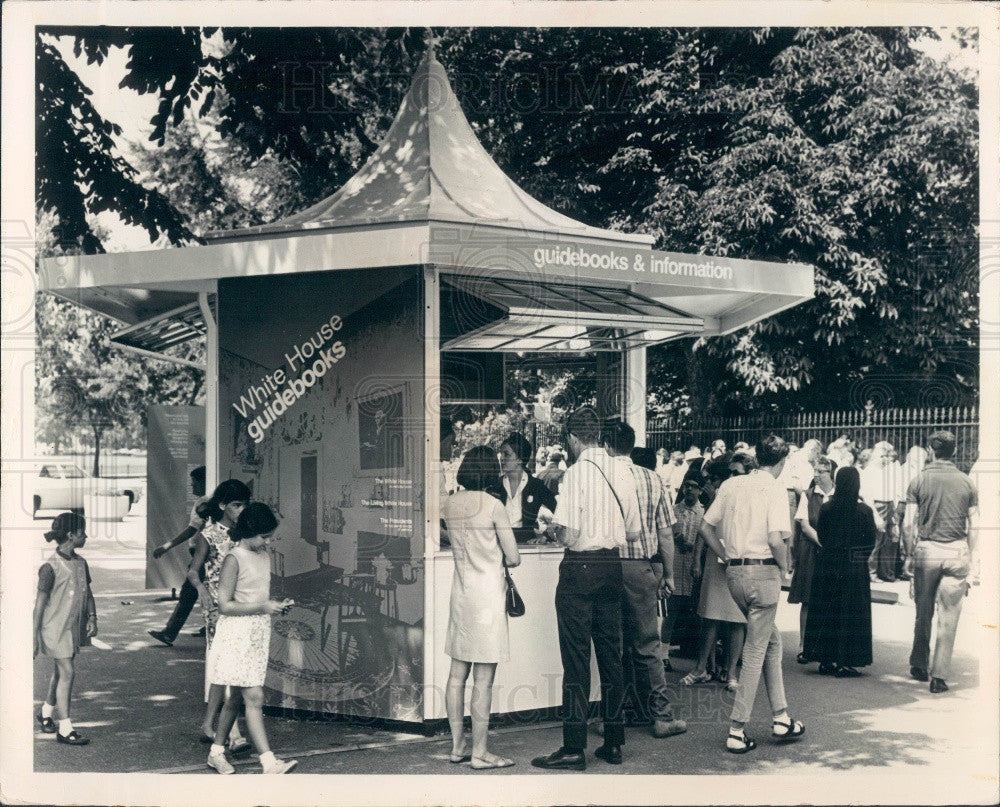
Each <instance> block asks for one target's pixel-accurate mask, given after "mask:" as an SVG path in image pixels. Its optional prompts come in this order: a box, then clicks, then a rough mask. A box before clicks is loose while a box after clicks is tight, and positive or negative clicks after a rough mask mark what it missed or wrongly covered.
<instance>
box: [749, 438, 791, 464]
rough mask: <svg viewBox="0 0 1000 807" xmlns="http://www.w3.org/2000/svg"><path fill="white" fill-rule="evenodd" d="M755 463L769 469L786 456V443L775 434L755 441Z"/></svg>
mask: <svg viewBox="0 0 1000 807" xmlns="http://www.w3.org/2000/svg"><path fill="white" fill-rule="evenodd" d="M756 454H757V462H759V463H760V465H761V467H763V468H771V467H773V466H775V465H777V464H778V463H779V462H781V461H782V460H783V459H784V458H785V457H787V456H788V443H786V442H785V441H784V440H782V439H781V438H780V437H778V435H776V434H769V435H767V436H766V437H761V438H760V440H758V441H757V447H756Z"/></svg>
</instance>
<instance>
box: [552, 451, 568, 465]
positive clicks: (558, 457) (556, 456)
mask: <svg viewBox="0 0 1000 807" xmlns="http://www.w3.org/2000/svg"><path fill="white" fill-rule="evenodd" d="M564 459H566V457H564V456H563V453H562V452H561V451H553V452H552V453H551V454H549V462H554V463H556V464H558V463H560V462H562V461H563V460H564Z"/></svg>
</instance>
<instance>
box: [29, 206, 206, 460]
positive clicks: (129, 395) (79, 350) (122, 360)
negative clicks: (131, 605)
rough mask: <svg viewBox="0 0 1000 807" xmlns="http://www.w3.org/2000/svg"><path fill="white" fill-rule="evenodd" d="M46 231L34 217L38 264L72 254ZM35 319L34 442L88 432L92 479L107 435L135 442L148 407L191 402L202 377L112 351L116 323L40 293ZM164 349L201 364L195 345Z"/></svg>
mask: <svg viewBox="0 0 1000 807" xmlns="http://www.w3.org/2000/svg"><path fill="white" fill-rule="evenodd" d="M51 225H52V217H51V216H46V215H45V214H44V213H41V212H39V215H38V221H37V228H36V232H37V234H38V245H37V254H38V257H39V258H44V257H49V256H51V255H57V254H72V253H73V252H77V251H79V246H78V245H73V244H70V245H60V244H57V243H56V242H55V240H54V236H55V232H56V230H55V228H53V227H52V226H51ZM96 232H98V233H100V230H99V229H97V230H96ZM35 315H36V323H37V325H36V345H35V401H36V438H37V439H39V440H41V441H44V442H50V443H53V444H55V445H56V446H57V450H58V445H59V443H60V438H62V439H66V438H68V437H69V435H73V434H80V432H81V430H83V431H87V432H89V434H90V435H91V436H92V438H93V445H94V462H93V473H94V476H99V475H100V467H101V450H102V447H103V444H104V441H105V438H106V436H107V435H108V434H109V433H114V432H115V431H118V432H121V433H128V432H131V433H132V435H133V437H134V436H135V432H136V430H137V428H139V427H144V426H145V420H146V407H147V406H148V405H149V404H151V403H164V404H187V405H193V404H195V403H197V402H198V400H199V395H200V393H201V390H202V387H203V384H204V372H203V371H201V370H197V369H195V368H191V367H185V366H180V365H176V364H172V363H169V362H163V361H156V360H149V359H145V358H141V357H138V356H134V355H132V354H129V353H127V352H125V351H123V350H122V349H120V348H116V347H114V346H113V345H112V343H111V336H112V335H113V334H114V333H115V332H116V331H118V330H120V329H121V327H122V325H121V323H118V322H115V321H114V320H112V319H110V318H108V317H104V316H101V315H100V314H95V313H92V312H89V311H86V310H84V309H82V308H80V307H79V306H76V305H74V304H72V303H70V302H68V301H67V300H64V299H60V298H58V297H54V296H53V295H51V294H45V293H41V294H38V295H36V300H35ZM171 350H172V352H173V353H175V354H176V355H179V356H181V357H182V358H186V359H189V360H191V361H198V360H202V361H203V360H204V346H202V345H198V344H190V343H189V344H187V345H182V346H178V347H176V348H172V349H171Z"/></svg>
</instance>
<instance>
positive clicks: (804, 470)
mask: <svg viewBox="0 0 1000 807" xmlns="http://www.w3.org/2000/svg"><path fill="white" fill-rule="evenodd" d="M814 476H816V471H815V469H814V468H813V466H812V463H811V462H810V461H809V458H808V456H807V455H806V453H805V451H803V450H802V449H799V450H798V451H796V452H795V453H794V454H792V456H790V457H789V458H788V459H787V460H786V461H785V467H784V468H782V470H781V475H780V476H779V477H778V484H780V485H781V486H782V487H783V488H785V489H786V490H805V489H806V488H807V487H809V484H810V483H811V482H812V481H813V477H814Z"/></svg>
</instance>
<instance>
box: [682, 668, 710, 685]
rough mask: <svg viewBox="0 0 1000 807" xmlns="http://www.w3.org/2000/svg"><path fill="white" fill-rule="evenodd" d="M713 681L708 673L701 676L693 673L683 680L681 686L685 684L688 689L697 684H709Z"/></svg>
mask: <svg viewBox="0 0 1000 807" xmlns="http://www.w3.org/2000/svg"><path fill="white" fill-rule="evenodd" d="M711 680H712V676H711V675H709V674H708V673H707V672H704V673H700V674H699V673H695V672H693V671H692V672H689V673H688V674H687V675H685V676H684V677H683V678H682V679H681V684H683V685H684V686H686V687H689V686H694V685H695V684H707V683H708V682H709V681H711Z"/></svg>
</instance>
